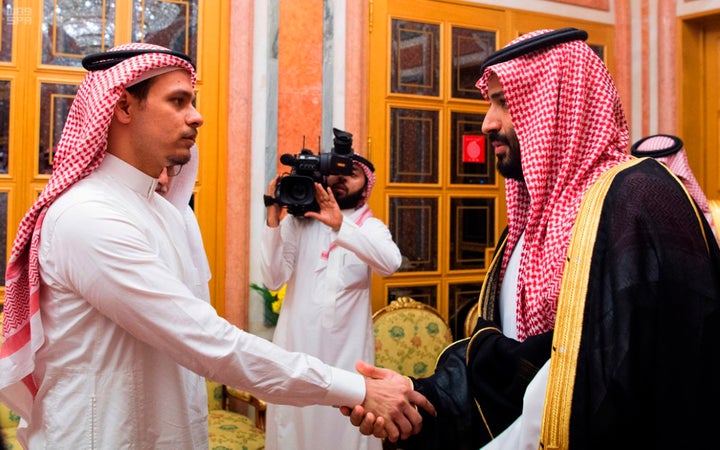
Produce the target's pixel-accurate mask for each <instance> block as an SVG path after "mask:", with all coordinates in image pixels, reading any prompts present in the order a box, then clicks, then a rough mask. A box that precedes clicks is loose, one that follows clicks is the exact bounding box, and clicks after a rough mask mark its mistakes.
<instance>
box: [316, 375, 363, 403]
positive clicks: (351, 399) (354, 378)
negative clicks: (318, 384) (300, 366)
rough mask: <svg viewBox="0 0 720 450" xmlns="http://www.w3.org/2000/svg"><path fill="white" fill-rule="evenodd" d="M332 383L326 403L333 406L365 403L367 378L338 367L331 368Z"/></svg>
mask: <svg viewBox="0 0 720 450" xmlns="http://www.w3.org/2000/svg"><path fill="white" fill-rule="evenodd" d="M330 369H331V371H332V383H331V384H330V388H329V389H328V393H327V396H326V397H325V402H324V403H326V404H328V405H333V406H349V407H351V408H352V407H353V406H355V405H360V404H362V402H363V401H365V378H364V377H363V376H362V375H360V374H358V373H354V372H350V371H347V370H343V369H338V368H337V367H330Z"/></svg>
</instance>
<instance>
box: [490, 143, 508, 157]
mask: <svg viewBox="0 0 720 450" xmlns="http://www.w3.org/2000/svg"><path fill="white" fill-rule="evenodd" d="M491 145H492V146H493V148H494V149H495V155H499V154H501V153H504V152H506V151H507V149H508V144H507V143H506V142H503V141H492V143H491Z"/></svg>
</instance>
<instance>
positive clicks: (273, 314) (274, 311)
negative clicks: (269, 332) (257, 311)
mask: <svg viewBox="0 0 720 450" xmlns="http://www.w3.org/2000/svg"><path fill="white" fill-rule="evenodd" d="M250 288H252V289H253V290H255V291H257V292H258V293H259V294H260V296H261V297H262V299H263V304H264V306H265V309H264V314H263V321H264V322H265V325H267V326H274V325H277V320H278V316H279V315H280V308H282V302H283V299H284V298H285V290H286V288H287V285H284V284H283V285H282V287H281V288H280V289H278V290H277V291H272V290H270V289H268V288H267V287H265V285H262V286H260V285H258V284H255V283H250Z"/></svg>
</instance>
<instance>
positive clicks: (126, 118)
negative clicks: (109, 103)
mask: <svg viewBox="0 0 720 450" xmlns="http://www.w3.org/2000/svg"><path fill="white" fill-rule="evenodd" d="M134 100H135V99H134V98H132V97H131V96H130V94H129V93H128V91H123V93H122V94H121V95H120V99H119V100H118V101H117V103H116V104H115V110H114V115H115V118H116V119H117V120H118V121H119V122H120V123H128V122H130V107H131V106H132V105H133V103H134Z"/></svg>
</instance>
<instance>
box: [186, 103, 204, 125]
mask: <svg viewBox="0 0 720 450" xmlns="http://www.w3.org/2000/svg"><path fill="white" fill-rule="evenodd" d="M204 122H205V121H204V120H203V117H202V114H200V111H198V110H197V109H196V108H195V106H194V105H191V106H190V113H189V114H188V117H187V123H188V125H190V126H191V127H193V128H199V127H201V126H202V124H203V123H204Z"/></svg>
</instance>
